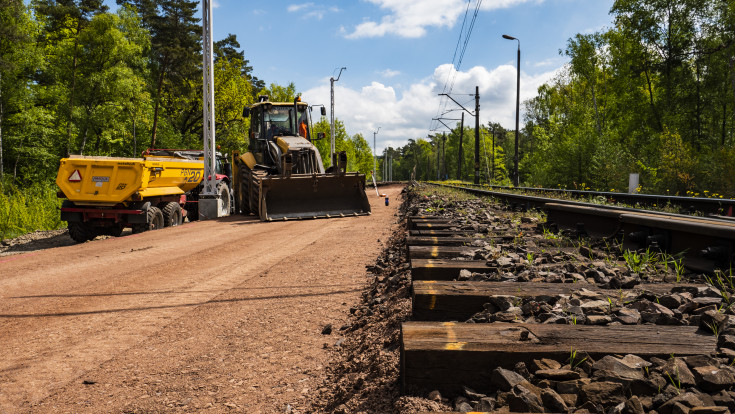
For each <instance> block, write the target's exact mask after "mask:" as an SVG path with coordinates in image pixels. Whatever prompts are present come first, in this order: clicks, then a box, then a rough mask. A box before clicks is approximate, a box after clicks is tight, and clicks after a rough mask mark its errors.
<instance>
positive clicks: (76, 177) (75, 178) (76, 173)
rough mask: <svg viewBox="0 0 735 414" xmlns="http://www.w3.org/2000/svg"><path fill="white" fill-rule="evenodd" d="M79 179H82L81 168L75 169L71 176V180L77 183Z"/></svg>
mask: <svg viewBox="0 0 735 414" xmlns="http://www.w3.org/2000/svg"><path fill="white" fill-rule="evenodd" d="M78 181H82V175H81V174H79V170H74V172H73V173H71V175H70V176H69V182H72V183H76V182H78Z"/></svg>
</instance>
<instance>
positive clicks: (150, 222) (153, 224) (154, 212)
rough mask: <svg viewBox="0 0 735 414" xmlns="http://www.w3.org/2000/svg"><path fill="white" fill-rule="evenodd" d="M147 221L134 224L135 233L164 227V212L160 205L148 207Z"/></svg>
mask: <svg viewBox="0 0 735 414" xmlns="http://www.w3.org/2000/svg"><path fill="white" fill-rule="evenodd" d="M146 221H147V223H140V224H138V223H136V224H133V233H134V234H137V233H143V232H144V231H148V230H158V229H160V228H162V227H163V213H161V209H159V208H158V207H148V211H146Z"/></svg>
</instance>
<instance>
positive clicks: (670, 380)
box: [428, 354, 735, 414]
mask: <svg viewBox="0 0 735 414" xmlns="http://www.w3.org/2000/svg"><path fill="white" fill-rule="evenodd" d="M489 377H490V382H491V384H492V385H491V387H489V388H488V389H486V390H472V389H470V388H467V387H463V390H464V392H463V393H462V395H460V396H457V397H455V398H454V399H452V400H449V399H446V398H442V396H441V395H440V394H439V392H438V391H432V392H431V393H429V395H428V398H429V399H432V400H436V401H444V402H445V403H451V404H452V405H453V406H454V409H455V410H456V411H459V412H469V411H488V412H489V411H493V410H500V411H503V410H510V411H511V412H527V413H542V412H553V413H567V412H574V413H611V414H617V413H621V414H633V413H635V414H637V413H650V412H656V413H659V414H670V413H729V412H732V411H735V391H733V386H735V368H733V367H732V366H730V364H729V363H728V359H726V358H711V357H706V356H690V357H683V358H680V357H676V356H673V357H671V358H669V359H667V360H664V359H659V358H651V359H650V360H645V359H643V358H640V357H638V356H636V355H625V356H613V355H607V356H604V357H602V358H600V359H598V360H597V361H595V360H593V359H592V358H590V357H589V356H588V355H579V354H577V355H574V354H573V355H571V356H570V359H569V360H567V361H563V362H559V361H556V360H553V359H538V360H533V362H532V363H531V364H530V365H529V366H526V364H524V363H522V362H520V363H518V364H516V366H515V367H514V369H513V370H508V369H504V368H495V369H494V370H493V371H492V372H491V373H490V374H489Z"/></svg>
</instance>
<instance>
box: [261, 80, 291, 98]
mask: <svg viewBox="0 0 735 414" xmlns="http://www.w3.org/2000/svg"><path fill="white" fill-rule="evenodd" d="M258 95H267V96H268V99H269V100H270V101H271V102H293V100H294V99H296V97H297V96H298V95H300V94H297V93H296V85H294V84H293V82H291V83H289V84H288V85H287V86H281V85H279V84H277V83H271V84H270V86H269V87H267V88H263V89H261V90H260V91H258Z"/></svg>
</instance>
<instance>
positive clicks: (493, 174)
mask: <svg viewBox="0 0 735 414" xmlns="http://www.w3.org/2000/svg"><path fill="white" fill-rule="evenodd" d="M492 177H493V183H494V182H495V124H493V173H492Z"/></svg>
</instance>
